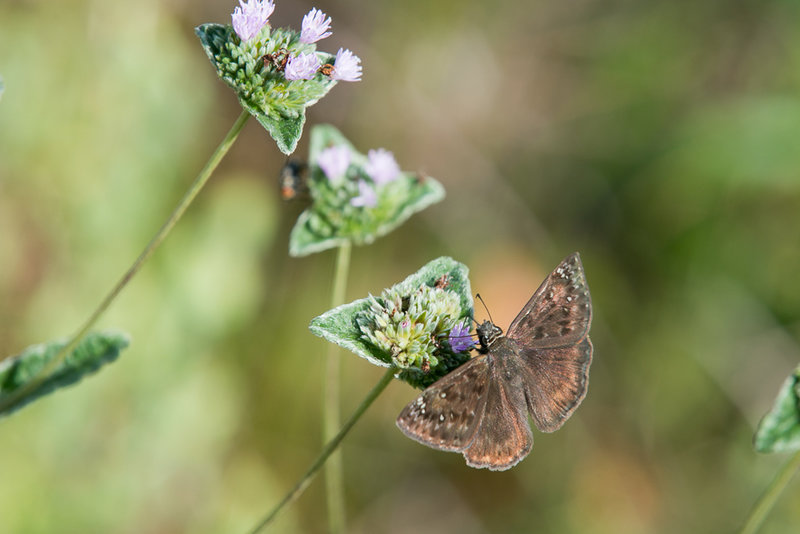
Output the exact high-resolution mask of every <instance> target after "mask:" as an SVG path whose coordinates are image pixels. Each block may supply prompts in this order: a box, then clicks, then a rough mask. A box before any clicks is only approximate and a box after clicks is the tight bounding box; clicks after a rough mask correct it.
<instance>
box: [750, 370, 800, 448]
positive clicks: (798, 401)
mask: <svg viewBox="0 0 800 534" xmlns="http://www.w3.org/2000/svg"><path fill="white" fill-rule="evenodd" d="M754 444H755V447H756V450H757V451H759V452H790V451H797V450H800V367H798V368H797V369H795V370H794V372H792V374H790V375H789V377H788V378H787V379H786V380H785V381H784V383H783V385H782V386H781V389H780V391H779V392H778V396H777V398H776V399H775V405H774V406H773V407H772V409H771V410H770V411H769V412H767V414H766V415H765V416H764V418H763V419H762V420H761V422H760V423H759V424H758V430H757V431H756V435H755V439H754Z"/></svg>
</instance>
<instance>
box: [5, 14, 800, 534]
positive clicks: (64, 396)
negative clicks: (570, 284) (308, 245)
mask: <svg viewBox="0 0 800 534" xmlns="http://www.w3.org/2000/svg"><path fill="white" fill-rule="evenodd" d="M233 7H234V4H233V2H219V1H214V2H212V1H209V0H205V1H192V2H190V1H188V0H171V1H169V0H166V1H154V0H143V1H139V2H122V1H100V0H95V1H85V0H84V1H76V0H64V1H60V2H49V1H44V0H42V1H34V0H27V1H25V0H16V1H14V0H11V1H9V0H5V1H4V2H3V3H2V4H0V75H1V76H2V77H3V79H4V81H5V85H6V90H5V93H4V94H3V95H2V99H1V100H0V354H2V355H10V354H14V353H17V352H19V351H21V350H22V349H23V348H24V347H26V346H28V345H31V344H34V343H37V342H41V341H45V340H49V339H53V338H56V337H61V336H66V335H69V334H70V333H72V332H73V331H74V330H75V329H76V328H77V327H78V326H79V325H80V324H81V323H82V322H83V320H84V319H85V317H86V316H87V315H88V314H89V313H90V312H91V311H92V310H93V309H94V307H95V306H96V305H97V303H98V302H99V301H100V300H101V298H102V297H103V296H104V295H105V293H106V292H107V291H108V290H109V289H110V288H111V286H112V285H113V284H114V283H115V282H116V280H117V279H118V278H119V276H120V275H121V274H122V273H123V271H124V270H125V269H126V268H127V267H128V265H129V264H130V263H131V262H132V261H133V259H134V258H135V257H136V255H137V254H138V253H139V251H140V250H141V249H142V247H143V246H144V245H145V244H146V242H147V241H148V240H149V238H150V236H151V235H152V234H153V233H154V232H155V231H156V229H157V228H158V227H159V226H160V224H161V223H162V222H163V220H164V219H165V217H166V216H167V214H168V213H169V211H170V210H171V208H172V206H174V205H175V203H176V202H177V200H178V198H179V197H180V196H181V194H182V192H183V191H184V190H185V188H186V187H187V185H188V184H189V183H190V182H191V180H192V179H193V178H194V176H195V175H196V173H197V172H198V171H199V169H200V168H201V167H202V165H203V163H204V162H205V160H206V158H207V157H208V155H209V154H210V152H211V151H212V150H213V149H214V147H215V146H216V145H217V143H218V142H219V141H220V140H221V139H222V137H223V136H224V135H225V133H226V131H227V130H228V128H229V127H230V125H231V124H232V123H233V121H234V119H235V118H236V117H237V116H238V113H239V108H238V104H237V101H236V98H235V97H234V95H233V93H232V92H231V91H230V90H228V89H227V88H226V87H225V86H224V85H223V84H222V83H221V82H220V81H218V80H217V79H216V78H215V75H214V72H213V70H212V68H211V65H210V63H209V62H208V60H207V59H206V57H205V54H204V53H203V51H202V49H201V47H200V45H199V42H198V40H197V38H196V37H195V35H194V33H193V28H194V27H195V26H196V25H198V24H201V23H204V22H221V23H228V22H229V21H230V18H229V16H230V12H231V11H232V9H233ZM311 7H319V8H321V9H323V10H324V11H325V12H327V13H328V14H330V15H331V16H332V17H333V19H334V24H333V29H334V32H335V33H334V35H333V36H332V37H330V38H329V39H327V40H326V41H324V42H323V43H322V44H321V48H322V49H325V50H329V51H334V52H335V51H336V49H338V48H339V47H340V46H344V47H347V48H351V49H352V50H354V51H355V52H356V53H357V54H358V55H360V56H361V58H362V59H363V65H364V77H363V81H362V82H360V83H355V84H346V83H342V84H339V85H338V86H337V87H336V88H334V90H333V91H332V92H331V94H330V95H329V96H328V97H327V98H325V99H324V100H323V101H322V102H320V103H319V104H317V105H316V106H314V107H313V108H311V109H310V110H309V114H308V124H307V126H310V125H313V124H315V123H322V122H330V123H332V124H334V125H336V126H337V127H338V128H340V129H341V130H342V131H343V132H344V133H345V135H347V136H348V137H349V138H350V139H351V140H352V141H353V143H354V144H355V145H356V146H357V147H360V148H361V149H362V150H363V151H366V150H367V149H369V148H374V147H386V148H389V149H390V150H393V151H394V153H395V154H396V157H397V160H398V161H399V162H400V164H401V166H402V167H403V168H404V169H409V170H418V171H421V172H425V173H428V174H430V175H431V176H435V177H437V178H438V179H439V180H440V181H441V182H442V183H443V184H444V185H445V187H446V188H447V192H448V196H447V199H446V200H445V201H444V202H443V203H441V204H439V205H436V206H434V207H432V208H430V209H428V210H427V211H426V212H424V213H422V214H419V215H417V216H415V217H413V218H412V219H411V220H410V221H409V222H408V223H407V224H405V225H404V226H402V227H401V228H400V229H398V230H397V231H395V232H394V233H393V234H391V235H389V236H387V237H385V238H382V239H380V240H379V241H377V242H376V243H375V244H374V245H372V246H370V247H360V248H356V249H355V250H354V254H353V264H352V270H351V277H350V284H349V287H348V292H347V294H348V300H352V299H355V298H359V297H362V296H365V295H366V294H367V293H368V292H372V293H377V292H379V291H380V290H381V289H382V288H384V287H387V286H389V285H391V284H393V283H395V282H397V281H399V280H401V279H402V278H404V277H405V276H406V275H407V274H409V273H411V272H413V271H415V270H416V269H418V268H419V267H420V266H421V265H423V264H424V263H426V262H427V261H429V260H431V259H433V258H435V257H438V256H441V255H449V256H452V257H454V258H456V259H458V260H459V261H462V262H464V263H466V264H467V265H468V266H469V267H470V269H471V281H472V286H473V289H474V290H476V291H480V293H481V294H482V295H483V296H484V298H485V300H486V301H487V304H488V305H489V308H490V309H491V311H492V315H493V316H494V319H495V321H496V322H497V323H498V324H500V325H501V326H507V325H508V323H509V322H510V320H511V319H512V318H513V316H514V315H515V313H516V312H517V311H518V310H519V309H520V308H521V306H522V305H523V304H524V302H525V301H526V300H527V299H528V297H529V296H530V294H531V293H532V292H533V290H534V289H535V288H536V287H537V286H538V284H539V283H540V281H541V280H542V279H543V277H544V276H545V275H546V274H547V273H548V272H549V271H550V270H551V269H552V268H553V267H554V266H555V265H556V264H557V263H558V262H559V261H560V260H561V259H562V258H563V257H564V256H566V255H567V254H569V253H570V252H573V251H575V250H578V251H580V252H581V254H582V257H583V262H584V266H585V269H586V272H587V277H588V280H589V285H590V287H591V290H592V295H593V299H594V308H595V319H594V324H593V328H592V339H593V340H594V345H595V360H594V364H593V366H592V375H591V387H590V390H589V394H588V396H587V398H586V400H585V402H584V403H583V405H582V406H581V408H580V409H579V410H578V411H577V413H576V414H575V416H574V417H573V418H572V419H571V420H570V421H569V422H568V423H567V424H566V425H565V426H564V428H562V429H561V430H560V431H559V432H557V433H555V434H540V433H536V435H535V446H534V449H533V452H532V453H531V455H530V456H529V457H528V458H527V459H526V460H525V461H524V462H522V463H521V464H520V465H519V466H517V467H515V468H514V469H512V470H510V471H508V472H505V473H491V472H487V471H479V470H472V469H469V468H467V467H466V466H465V465H464V461H463V459H462V458H461V456H460V455H457V454H448V453H443V452H437V451H433V450H430V449H428V448H425V447H423V446H421V445H419V444H417V443H415V442H412V441H411V440H408V439H407V438H405V437H404V436H403V435H402V434H401V433H400V432H399V431H398V430H397V429H396V428H395V425H394V419H395V417H396V415H397V414H398V413H399V411H400V410H401V409H402V407H403V406H404V405H405V404H406V403H407V402H408V401H410V400H411V399H412V398H413V397H414V396H415V394H416V393H415V391H413V390H412V389H411V388H409V387H408V386H406V385H405V384H402V383H399V382H398V383H395V384H392V385H391V386H390V387H389V388H388V390H387V391H386V392H385V393H384V394H383V395H382V396H381V397H380V398H379V399H378V401H377V402H376V403H375V404H374V405H373V406H372V407H371V409H370V410H369V411H368V412H367V414H366V415H365V417H364V418H363V419H362V420H361V421H360V422H359V423H358V425H357V426H356V427H355V429H354V430H353V432H352V433H351V434H350V435H349V436H348V437H347V439H346V440H345V442H344V446H343V454H344V462H345V480H346V484H347V487H346V502H347V515H348V530H349V531H350V532H356V533H405V532H415V533H456V532H458V533H498V532H537V533H540V534H545V533H588V534H605V533H609V534H610V533H614V534H620V533H622V534H625V533H645V532H730V531H734V530H735V529H736V528H738V527H739V525H740V524H741V522H742V521H743V519H744V517H745V515H746V513H747V511H748V510H749V508H750V506H751V505H752V504H753V503H754V502H755V500H756V499H757V497H758V496H759V495H760V493H761V492H762V490H763V489H764V487H765V486H766V485H767V484H768V483H769V481H770V480H771V479H772V477H773V475H774V474H775V472H776V471H777V469H778V468H779V467H780V466H781V465H783V462H785V460H786V458H785V457H782V456H780V455H778V456H764V455H757V454H756V453H754V452H753V450H752V447H751V439H752V434H753V431H754V428H755V425H756V424H757V422H758V419H759V417H760V416H761V415H762V414H763V413H764V412H765V411H766V410H767V409H768V408H769V406H770V405H771V402H772V399H773V398H774V395H775V393H776V392H777V390H778V387H779V385H780V383H781V382H782V380H783V379H784V378H785V376H786V375H787V374H788V373H789V372H790V370H791V369H792V368H793V367H794V366H796V365H797V363H798V361H800V345H798V342H799V341H800V276H798V266H799V265H800V246H798V245H800V243H799V242H798V241H800V235H799V234H800V32H799V31H798V26H797V21H798V20H799V18H800V5H798V3H796V2H791V1H788V0H772V1H769V0H766V1H765V0H735V1H731V0H704V1H702V2H697V1H696V0H675V1H672V2H633V1H625V0H619V1H615V0H575V1H572V2H554V1H543V0H533V1H529V2H516V1H515V2H511V1H505V0H502V1H498V2H485V1H479V0H461V1H458V2H456V1H442V2H429V1H422V0H408V1H406V2H390V1H388V0H372V1H370V2H356V1H353V0H345V1H340V2H327V1H321V2H319V3H316V4H311V3H309V2H305V1H302V2H301V1H295V2H290V1H288V0H283V1H280V0H279V1H278V3H277V8H276V10H275V13H274V15H273V16H272V18H271V22H272V23H273V25H276V26H287V25H291V26H294V27H296V28H299V25H300V21H301V19H302V16H303V14H304V13H306V12H307V11H308V10H309V9H310V8H311ZM306 143H307V139H304V140H303V141H302V142H301V145H300V147H299V149H298V151H297V154H298V155H300V156H303V155H304V154H305V150H306V146H307V145H306ZM284 161H285V157H284V156H283V155H282V154H280V153H279V152H278V150H277V149H276V148H275V146H274V143H273V142H272V141H271V140H270V139H269V137H268V136H267V134H266V133H265V132H264V131H263V129H262V128H261V127H260V126H259V125H258V124H257V123H256V122H255V121H250V123H249V124H248V125H247V127H246V128H245V130H244V131H243V133H242V135H241V136H240V138H239V140H238V142H237V143H236V145H235V146H234V148H233V150H232V151H231V153H230V154H229V155H228V156H227V157H226V158H225V160H224V161H223V163H222V165H221V166H220V168H219V170H218V171H217V173H216V175H215V176H214V177H213V179H212V181H211V182H210V183H209V184H208V186H207V187H206V189H205V190H204V191H203V193H202V194H201V196H200V198H199V199H198V200H197V202H196V203H195V204H194V205H193V206H192V207H191V208H190V210H189V212H188V213H187V215H186V217H185V218H184V219H183V220H182V221H181V222H180V224H179V225H178V227H177V228H176V230H175V231H174V233H173V234H172V235H171V236H170V238H169V239H168V241H167V242H166V243H165V245H164V246H163V248H162V249H160V250H159V251H158V253H157V254H156V255H155V257H154V258H153V259H152V261H150V262H149V263H148V264H147V266H146V267H145V268H144V270H143V271H142V272H141V273H140V274H139V275H138V276H137V277H136V278H135V279H134V281H133V282H132V283H131V284H130V286H129V287H128V288H127V289H126V290H125V292H124V293H123V295H122V296H121V298H120V299H119V300H118V301H117V302H116V303H115V304H114V305H113V307H112V309H111V310H110V312H109V313H108V315H107V316H105V317H104V319H103V320H102V323H101V325H100V326H101V327H117V328H121V329H123V330H125V331H128V332H130V334H131V336H132V339H133V343H132V345H131V347H130V348H129V349H128V350H127V351H125V352H124V353H123V354H122V356H121V358H120V360H119V361H118V362H116V363H114V364H113V365H111V366H109V367H107V368H105V369H103V370H102V371H101V372H100V373H99V374H98V375H96V376H93V377H91V378H89V379H87V380H85V381H84V382H83V383H82V384H81V385H80V386H78V387H73V388H70V389H68V390H64V391H61V392H59V393H57V394H55V395H52V396H50V397H48V398H46V399H43V400H42V401H40V402H37V403H35V404H33V405H31V406H30V407H28V408H26V409H25V410H23V411H21V412H19V413H18V414H16V415H15V416H13V417H11V418H8V419H4V420H2V421H0V531H2V532H9V533H25V534H27V533H52V532H81V533H95V532H97V533H137V534H141V533H172V532H196V533H211V532H214V533H218V532H230V533H239V532H244V531H246V530H247V529H248V528H251V527H252V526H253V525H254V523H255V522H256V521H257V520H258V519H259V518H260V517H261V516H262V515H263V514H264V513H265V512H266V511H267V510H268V509H269V508H271V506H272V505H273V504H274V503H275V502H276V501H277V499H278V498H279V497H280V496H281V495H283V493H284V492H285V491H286V490H287V489H288V488H290V487H291V486H292V485H293V484H294V482H295V481H296V479H297V478H298V477H299V476H300V474H301V473H303V472H304V471H305V469H306V468H307V466H308V465H309V464H310V462H311V461H312V459H313V458H314V457H315V456H316V454H317V452H318V451H319V449H320V448H321V435H320V405H321V402H322V401H321V389H322V379H323V369H324V365H323V363H324V354H325V352H326V349H327V347H326V345H325V342H323V341H322V340H320V339H318V338H316V337H314V336H313V335H312V334H310V333H309V331H308V330H307V325H308V322H309V320H310V319H311V318H312V317H314V316H316V315H318V314H320V313H322V312H324V311H325V310H326V309H327V307H328V301H329V298H330V297H329V295H330V290H331V279H332V275H333V259H334V254H333V252H326V253H322V254H317V255H313V256H310V257H306V258H300V259H295V258H289V257H288V256H287V236H288V232H289V230H290V228H291V226H292V224H293V221H294V219H295V218H296V217H297V215H298V214H299V213H300V211H301V210H302V208H303V206H302V203H290V204H285V203H282V201H281V200H280V198H279V196H278V186H277V177H278V174H279V171H280V169H281V167H282V165H283V164H284ZM477 313H478V318H479V319H482V318H484V315H483V313H484V312H483V311H482V310H480V309H479V310H477ZM342 372H343V378H342V382H343V399H342V404H343V412H344V414H347V413H349V412H350V411H351V410H352V409H353V408H354V407H355V405H356V404H357V403H358V402H359V400H360V399H361V398H362V397H363V396H364V395H365V393H366V392H367V391H368V390H369V389H370V388H371V386H372V385H373V384H374V383H375V382H376V381H377V380H378V378H379V377H380V376H381V374H382V372H383V371H382V369H378V368H375V367H373V366H371V365H370V364H369V363H367V362H366V361H363V360H361V359H359V358H357V357H356V356H354V355H351V354H349V353H347V354H343V369H342ZM323 486H324V484H322V480H321V479H318V480H316V481H315V483H314V484H313V485H312V486H311V488H310V489H309V490H308V492H307V493H306V494H305V495H304V496H303V497H302V498H301V500H300V501H299V502H298V503H296V505H294V506H293V507H292V508H290V509H287V510H286V511H285V513H283V514H282V516H281V518H280V520H279V522H278V524H277V526H276V529H275V531H276V532H298V533H317V532H324V531H325V525H326V522H325V515H324V510H325V500H324V494H323V491H322V488H323ZM798 499H800V481H798V480H795V481H794V483H793V484H792V485H791V486H789V488H788V490H787V492H786V493H785V494H784V495H783V497H782V499H781V500H780V502H779V504H778V506H777V508H776V509H775V511H774V512H773V514H772V515H771V516H770V517H769V519H768V522H767V524H766V526H765V528H764V529H763V532H764V533H773V534H775V533H786V532H795V531H797V529H798V528H800V527H798V525H800V507H798V506H797V502H798Z"/></svg>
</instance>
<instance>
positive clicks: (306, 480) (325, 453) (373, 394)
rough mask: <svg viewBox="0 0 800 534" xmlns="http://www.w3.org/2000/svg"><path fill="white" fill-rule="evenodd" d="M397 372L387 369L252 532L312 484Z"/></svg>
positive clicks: (269, 521)
mask: <svg viewBox="0 0 800 534" xmlns="http://www.w3.org/2000/svg"><path fill="white" fill-rule="evenodd" d="M396 372H397V369H395V368H394V367H390V368H389V369H388V370H387V371H386V374H384V375H383V377H382V378H381V379H380V381H379V382H378V383H377V384H375V387H373V388H372V390H371V391H370V392H369V393H368V394H367V396H366V397H365V398H364V400H363V401H361V404H359V405H358V408H356V411H355V412H353V415H351V416H350V419H348V420H347V422H346V423H345V424H344V426H343V427H342V428H341V430H339V433H338V434H336V435H335V436H334V437H333V439H332V440H330V441H329V442H328V444H327V445H326V446H325V448H324V449H322V452H321V453H320V454H319V456H318V457H317V459H316V460H314V463H313V464H311V467H310V468H309V469H308V471H307V472H306V474H305V475H303V478H301V479H300V481H299V482H298V483H297V484H296V485H295V487H294V488H292V490H291V491H290V492H289V493H287V494H286V496H285V497H284V498H283V499H281V501H280V502H279V503H278V504H277V505H276V506H275V508H273V509H272V510H271V511H270V512H269V513H268V514H267V515H266V517H264V519H262V520H261V522H260V523H259V524H258V525H257V526H256V527H255V528H254V529H253V530H252V531H251V534H256V533H257V532H260V531H261V530H262V529H264V528H266V527H267V526H269V524H270V523H272V521H273V520H274V519H275V516H276V515H278V512H280V511H281V509H282V508H283V507H284V506H286V505H287V504H291V503H293V502H294V501H295V500H297V498H298V497H300V495H301V494H302V493H303V491H305V489H306V488H307V487H308V485H309V484H311V481H312V480H313V478H314V475H316V474H317V471H319V469H320V467H322V465H323V464H324V463H325V460H327V459H328V457H329V456H330V455H331V454H333V452H334V451H335V450H336V448H337V447H338V446H339V443H341V441H342V440H343V439H344V437H345V436H346V435H347V433H348V432H349V431H350V429H351V428H353V425H355V424H356V421H358V420H359V418H360V417H361V416H362V415H363V414H364V412H365V411H366V410H367V408H369V407H370V405H371V404H372V403H373V401H375V399H377V398H378V395H380V394H381V392H382V391H383V390H384V389H386V386H388V385H389V382H391V381H392V378H393V377H394V374H395V373H396Z"/></svg>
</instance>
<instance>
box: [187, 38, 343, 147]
mask: <svg viewBox="0 0 800 534" xmlns="http://www.w3.org/2000/svg"><path fill="white" fill-rule="evenodd" d="M195 33H196V34H197V36H198V37H200V41H201V42H202V44H203V49H205V51H206V54H207V55H208V58H209V59H210V60H211V63H212V64H213V65H214V68H216V70H217V75H218V76H219V77H220V78H222V80H223V81H224V82H225V83H227V84H228V85H229V86H231V88H233V90H234V91H236V95H237V96H238V97H239V102H240V103H241V105H242V107H243V108H244V109H246V110H247V111H248V112H249V113H250V114H251V115H253V116H254V117H255V118H256V119H258V122H260V123H261V125H262V126H264V128H266V129H267V131H268V132H269V134H270V135H271V136H272V138H273V139H274V140H275V142H276V143H277V144H278V148H279V149H280V150H281V152H283V153H284V154H291V153H292V152H293V151H294V149H295V147H296V146H297V141H298V140H299V139H300V134H301V133H302V132H303V124H304V123H305V120H306V114H305V110H306V108H307V107H308V106H310V105H312V104H315V103H316V102H317V101H318V100H319V99H320V98H322V97H323V96H325V95H326V94H327V92H328V91H330V89H331V87H333V86H334V85H336V82H335V81H334V80H332V79H331V78H329V77H328V76H325V75H323V74H320V73H318V74H316V75H315V76H314V77H313V78H312V79H310V80H287V79H286V78H285V77H284V75H283V71H282V70H281V69H279V68H278V66H276V63H278V64H280V62H281V60H283V59H285V58H288V57H289V56H296V55H298V54H300V53H306V54H308V53H314V54H316V56H317V58H318V59H319V61H320V63H321V64H326V63H327V64H333V63H334V59H335V56H333V55H331V54H328V53H325V52H318V51H317V49H316V45H315V44H313V43H312V44H305V43H301V42H300V33H299V32H296V31H294V30H291V29H288V28H278V29H275V30H271V28H270V26H269V25H266V26H264V28H263V29H262V30H261V31H260V32H259V34H258V35H257V36H256V37H255V38H253V39H251V40H250V41H247V42H242V41H241V40H240V39H239V36H237V35H236V32H234V31H233V28H232V27H231V26H227V25H222V24H203V25H202V26H198V27H197V28H195ZM270 57H272V58H274V61H271V60H270V59H268V58H270ZM265 58H267V59H266V60H265Z"/></svg>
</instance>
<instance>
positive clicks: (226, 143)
mask: <svg viewBox="0 0 800 534" xmlns="http://www.w3.org/2000/svg"><path fill="white" fill-rule="evenodd" d="M249 118H250V114H249V113H248V112H246V111H243V112H242V114H241V115H239V118H238V119H236V122H234V123H233V126H232V127H231V129H230V131H228V135H226V136H225V139H223V140H222V142H221V143H220V144H219V146H218V147H217V149H216V150H215V151H214V153H213V154H211V157H210V158H209V160H208V162H206V165H205V167H203V170H201V171H200V174H198V175H197V178H195V180H194V182H193V183H192V185H191V186H190V187H189V190H188V191H186V193H185V194H184V195H183V198H182V199H181V201H180V202H179V203H178V206H177V207H176V208H175V210H174V211H173V212H172V214H171V215H170V216H169V218H168V219H167V221H166V222H165V223H164V225H163V226H162V227H161V229H160V230H159V231H158V233H156V235H155V236H153V238H152V239H151V240H150V242H149V243H148V244H147V246H146V247H145V249H144V250H143V251H142V253H141V254H139V257H138V258H136V261H135V262H133V265H131V266H130V268H129V269H128V270H127V272H126V273H125V274H124V275H122V278H120V280H119V281H118V282H117V285H115V286H114V287H113V289H112V290H111V291H110V292H109V293H108V295H106V297H105V298H104V299H103V301H102V302H101V303H100V305H99V306H98V307H97V309H95V310H94V312H93V313H92V314H91V315H90V316H89V318H88V319H87V320H86V322H85V323H84V324H83V326H81V328H80V330H78V331H77V332H76V333H75V334H74V335H73V336H72V337H71V338H70V340H69V342H68V343H67V344H66V345H64V347H63V348H62V349H61V350H60V351H58V353H57V354H56V355H55V357H54V358H53V359H52V360H50V362H49V363H48V364H47V365H45V366H44V367H43V368H42V370H41V371H40V372H39V373H38V374H37V375H36V377H35V378H34V379H33V380H31V381H30V382H28V384H27V385H26V386H25V387H22V388H20V389H18V390H17V391H16V392H14V394H13V395H10V396H9V397H7V398H6V400H5V402H2V403H0V412H2V411H3V410H5V409H6V408H7V407H9V406H12V405H13V404H15V403H16V402H17V401H19V400H20V399H22V398H24V397H25V396H26V395H27V394H28V393H29V392H30V391H32V390H33V389H35V388H36V387H38V386H39V385H40V384H41V383H42V382H43V381H44V380H46V379H47V377H48V376H49V375H50V374H51V373H52V372H53V371H54V370H55V369H56V368H57V367H58V366H59V365H60V364H61V363H62V362H63V361H64V358H66V357H67V355H68V354H69V353H70V352H72V351H73V350H74V349H75V347H77V346H78V343H80V341H81V340H82V339H83V337H84V336H85V335H86V334H87V333H88V332H89V330H90V329H91V328H92V327H93V326H94V325H95V323H96V322H97V321H98V319H100V317H101V316H102V315H103V313H104V312H105V311H106V310H107V309H108V307H109V306H110V305H111V303H112V302H113V301H114V299H116V298H117V296H118V295H119V294H120V292H121V291H122V290H123V288H124V287H125V286H126V285H127V284H128V282H130V281H131V279H132V278H133V277H134V275H135V274H136V273H137V272H139V269H140V268H141V267H142V265H143V264H144V262H146V261H147V260H148V259H149V258H150V256H152V255H153V252H155V250H156V249H157V248H158V246H159V245H160V244H161V243H162V241H164V238H166V237H167V234H169V232H170V230H172V228H173V227H174V226H175V223H177V222H178V220H179V219H180V218H181V216H182V215H183V213H184V212H185V211H186V208H188V207H189V204H191V203H192V201H193V200H194V199H195V197H196V196H197V194H198V193H199V192H200V190H201V189H202V188H203V186H204V185H205V184H206V182H207V181H208V179H209V178H210V177H211V174H212V173H213V172H214V169H216V168H217V165H219V162H220V161H221V160H222V158H223V157H224V156H225V154H227V152H228V150H229V149H230V147H231V145H232V144H233V142H234V141H235V140H236V137H237V136H238V135H239V132H241V131H242V128H243V127H244V125H245V123H246V122H247V119H249Z"/></svg>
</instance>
